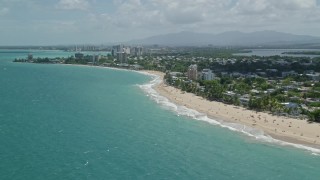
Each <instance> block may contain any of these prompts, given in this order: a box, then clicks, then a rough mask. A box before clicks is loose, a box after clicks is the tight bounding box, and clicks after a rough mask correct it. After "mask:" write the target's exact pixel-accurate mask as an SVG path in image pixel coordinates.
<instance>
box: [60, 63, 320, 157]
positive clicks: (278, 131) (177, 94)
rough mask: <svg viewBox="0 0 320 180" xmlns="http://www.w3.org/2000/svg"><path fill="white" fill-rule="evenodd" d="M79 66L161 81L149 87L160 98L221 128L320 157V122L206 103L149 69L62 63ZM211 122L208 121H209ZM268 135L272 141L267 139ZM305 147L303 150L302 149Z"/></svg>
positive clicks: (160, 73)
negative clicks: (232, 129) (201, 116)
mask: <svg viewBox="0 0 320 180" xmlns="http://www.w3.org/2000/svg"><path fill="white" fill-rule="evenodd" d="M62 65H70V66H79V67H94V68H106V69H112V70H121V71H131V72H137V73H141V74H144V75H149V76H153V77H159V78H160V80H161V82H160V83H157V84H155V85H154V86H152V89H153V90H155V91H156V92H157V93H158V94H159V95H161V96H163V97H165V98H167V99H168V100H169V101H170V102H172V103H174V104H176V105H180V106H184V107H186V108H188V109H191V110H195V111H197V112H199V113H201V114H204V115H206V116H207V117H208V118H209V119H212V120H214V121H217V122H218V123H219V124H220V126H221V127H225V128H229V129H231V128H233V127H232V126H234V125H236V126H239V125H240V126H243V127H247V128H249V130H252V131H255V132H259V131H261V132H262V136H261V137H257V136H255V135H254V134H251V133H250V132H247V130H246V131H242V130H239V129H237V131H238V132H242V133H244V134H247V135H248V136H254V137H255V139H257V140H259V139H261V140H263V141H264V142H270V143H272V142H273V143H277V144H283V145H287V146H295V147H298V148H300V149H301V148H302V149H309V150H310V151H313V152H315V151H317V154H320V123H319V124H317V123H308V122H307V121H306V120H298V119H293V118H288V117H284V116H274V115H271V114H269V113H267V112H256V111H253V110H249V109H246V108H243V107H240V106H235V105H229V104H224V103H222V102H217V101H209V100H206V99H204V98H202V97H200V96H196V95H195V94H192V93H187V92H182V91H181V90H180V89H177V88H175V87H173V86H168V85H166V84H164V82H163V77H164V75H165V74H164V73H163V72H159V71H152V70H139V71H137V70H132V69H123V68H116V67H106V66H92V65H82V64H62ZM209 123H210V122H209ZM268 136H270V137H271V138H272V139H271V141H270V140H267V139H266V138H268ZM303 147H304V148H303Z"/></svg>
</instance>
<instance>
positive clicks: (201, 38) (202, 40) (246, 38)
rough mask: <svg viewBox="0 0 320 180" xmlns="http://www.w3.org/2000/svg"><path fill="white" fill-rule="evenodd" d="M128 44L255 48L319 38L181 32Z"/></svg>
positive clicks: (267, 33) (270, 33) (264, 33)
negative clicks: (209, 45)
mask: <svg viewBox="0 0 320 180" xmlns="http://www.w3.org/2000/svg"><path fill="white" fill-rule="evenodd" d="M129 43H130V44H144V45H151V44H159V45H190V46H192V45H208V44H212V45H214V46H228V45H230V46H257V45H292V44H314V43H316V44H318V43H320V37H315V36H307V35H294V34H289V33H282V32H276V31H258V32H252V33H243V32H239V31H229V32H224V33H220V34H209V33H195V32H187V31H182V32H179V33H170V34H164V35H157V36H152V37H148V38H144V39H138V40H132V41H130V42H129Z"/></svg>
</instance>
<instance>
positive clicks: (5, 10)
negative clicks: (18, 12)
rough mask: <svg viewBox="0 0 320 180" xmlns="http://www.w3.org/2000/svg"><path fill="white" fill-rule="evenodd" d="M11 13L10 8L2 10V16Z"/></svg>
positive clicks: (0, 11) (0, 13)
mask: <svg viewBox="0 0 320 180" xmlns="http://www.w3.org/2000/svg"><path fill="white" fill-rule="evenodd" d="M9 11H10V10H9V8H0V16H2V15H5V14H8V13H9Z"/></svg>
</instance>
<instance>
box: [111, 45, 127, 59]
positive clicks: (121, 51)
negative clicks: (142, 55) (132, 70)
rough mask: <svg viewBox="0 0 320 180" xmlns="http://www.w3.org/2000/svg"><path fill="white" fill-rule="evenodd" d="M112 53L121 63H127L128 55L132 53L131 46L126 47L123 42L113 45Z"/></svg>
mask: <svg viewBox="0 0 320 180" xmlns="http://www.w3.org/2000/svg"><path fill="white" fill-rule="evenodd" d="M111 55H112V56H113V57H117V60H118V61H119V62H120V63H121V64H123V63H127V60H128V59H127V58H128V55H130V47H126V46H124V45H122V44H120V45H117V46H113V47H112V51H111Z"/></svg>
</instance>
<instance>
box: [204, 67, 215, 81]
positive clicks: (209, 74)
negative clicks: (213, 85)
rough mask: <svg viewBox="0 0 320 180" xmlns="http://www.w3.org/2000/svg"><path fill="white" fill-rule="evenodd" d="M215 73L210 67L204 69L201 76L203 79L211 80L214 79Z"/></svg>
mask: <svg viewBox="0 0 320 180" xmlns="http://www.w3.org/2000/svg"><path fill="white" fill-rule="evenodd" d="M214 76H215V75H214V73H212V71H211V70H210V69H203V70H202V72H201V77H202V79H203V80H207V81H211V80H213V79H214Z"/></svg>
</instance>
